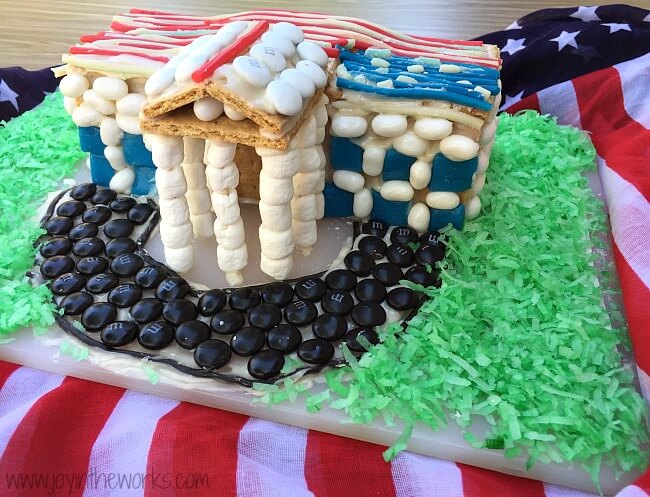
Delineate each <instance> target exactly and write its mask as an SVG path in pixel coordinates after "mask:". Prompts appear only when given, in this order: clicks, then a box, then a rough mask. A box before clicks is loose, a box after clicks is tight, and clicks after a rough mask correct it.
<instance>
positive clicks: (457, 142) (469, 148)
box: [440, 135, 479, 161]
mask: <svg viewBox="0 0 650 497" xmlns="http://www.w3.org/2000/svg"><path fill="white" fill-rule="evenodd" d="M478 149H479V146H478V143H476V142H475V141H474V140H472V139H471V138H468V137H467V136H463V135H449V136H448V137H447V138H445V139H443V140H442V141H441V142H440V151H441V152H442V153H443V154H444V155H445V157H447V158H448V159H449V160H453V161H463V160H468V159H472V158H474V157H476V156H477V155H478Z"/></svg>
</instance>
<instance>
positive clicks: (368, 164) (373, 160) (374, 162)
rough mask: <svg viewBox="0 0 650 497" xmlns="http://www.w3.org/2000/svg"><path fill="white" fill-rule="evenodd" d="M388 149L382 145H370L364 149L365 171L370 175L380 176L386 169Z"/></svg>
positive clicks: (363, 165) (363, 164) (363, 166)
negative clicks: (385, 160)
mask: <svg viewBox="0 0 650 497" xmlns="http://www.w3.org/2000/svg"><path fill="white" fill-rule="evenodd" d="M385 158H386V149H385V148H382V147H368V148H366V149H365V150H364V151H363V162H362V165H361V167H362V168H363V172H364V173H366V174H368V175H370V176H379V175H380V174H381V172H382V171H383V169H384V159H385Z"/></svg>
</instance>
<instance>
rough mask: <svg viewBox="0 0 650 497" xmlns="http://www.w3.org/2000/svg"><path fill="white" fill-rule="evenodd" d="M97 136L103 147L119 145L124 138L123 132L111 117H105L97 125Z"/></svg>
mask: <svg viewBox="0 0 650 497" xmlns="http://www.w3.org/2000/svg"><path fill="white" fill-rule="evenodd" d="M99 136H100V138H101V139H102V143H103V144H104V145H112V146H115V145H119V144H120V142H121V141H122V138H123V137H124V132H123V131H122V130H121V129H120V128H119V126H118V125H117V121H116V120H115V119H114V118H112V117H105V118H103V119H102V122H101V123H100V125H99Z"/></svg>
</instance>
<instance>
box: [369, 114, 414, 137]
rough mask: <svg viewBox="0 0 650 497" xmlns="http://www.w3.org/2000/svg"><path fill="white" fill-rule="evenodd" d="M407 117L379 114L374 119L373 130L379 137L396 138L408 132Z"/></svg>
mask: <svg viewBox="0 0 650 497" xmlns="http://www.w3.org/2000/svg"><path fill="white" fill-rule="evenodd" d="M407 127H408V122H407V120H406V116H402V115H398V114H377V115H376V116H375V117H374V118H373V119H372V130H373V131H374V132H375V133H377V134H378V135H379V136H385V137H388V138H394V137H396V136H400V135H402V134H404V133H405V132H406V128H407Z"/></svg>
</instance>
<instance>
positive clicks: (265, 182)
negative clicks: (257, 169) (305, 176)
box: [260, 169, 293, 205]
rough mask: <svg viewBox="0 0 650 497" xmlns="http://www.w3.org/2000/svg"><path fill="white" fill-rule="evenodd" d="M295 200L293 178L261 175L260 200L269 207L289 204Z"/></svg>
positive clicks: (263, 172)
mask: <svg viewBox="0 0 650 497" xmlns="http://www.w3.org/2000/svg"><path fill="white" fill-rule="evenodd" d="M292 198H293V181H292V180H291V178H274V177H272V176H269V175H268V174H266V172H265V171H264V169H262V172H261V173H260V199H262V200H264V202H265V203H267V204H269V205H280V204H288V203H289V202H291V199H292Z"/></svg>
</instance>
